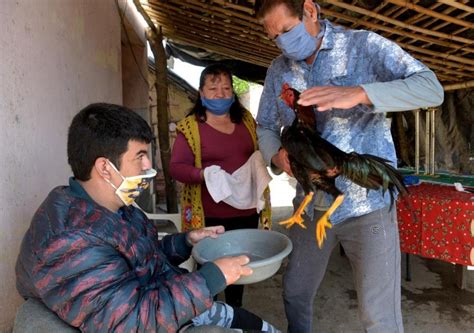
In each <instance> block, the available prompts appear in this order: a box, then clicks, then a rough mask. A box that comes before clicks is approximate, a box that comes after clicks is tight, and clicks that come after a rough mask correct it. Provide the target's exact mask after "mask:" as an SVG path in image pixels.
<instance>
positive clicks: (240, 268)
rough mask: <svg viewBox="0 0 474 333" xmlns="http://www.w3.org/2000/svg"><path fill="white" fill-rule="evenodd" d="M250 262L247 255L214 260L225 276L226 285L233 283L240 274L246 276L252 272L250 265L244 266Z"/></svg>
mask: <svg viewBox="0 0 474 333" xmlns="http://www.w3.org/2000/svg"><path fill="white" fill-rule="evenodd" d="M249 262H250V259H249V257H247V256H243V255H242V256H238V257H222V258H219V259H217V260H215V261H214V264H216V265H217V267H219V269H220V270H221V271H222V273H223V274H224V277H225V281H226V283H227V285H229V284H232V283H234V282H235V281H237V280H238V279H239V278H240V277H241V276H247V275H250V274H252V273H253V271H252V269H251V268H250V267H247V266H245V265H246V264H248V263H249Z"/></svg>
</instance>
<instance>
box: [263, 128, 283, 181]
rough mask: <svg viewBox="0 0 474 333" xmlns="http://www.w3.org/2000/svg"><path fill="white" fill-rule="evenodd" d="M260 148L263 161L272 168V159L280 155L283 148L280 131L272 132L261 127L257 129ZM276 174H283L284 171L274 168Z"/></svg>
mask: <svg viewBox="0 0 474 333" xmlns="http://www.w3.org/2000/svg"><path fill="white" fill-rule="evenodd" d="M257 136H258V146H259V149H260V152H261V153H262V156H263V159H264V160H265V162H266V163H267V165H268V166H272V157H273V156H274V155H275V154H277V153H278V150H279V149H280V147H281V140H280V133H279V131H275V130H271V129H268V128H264V127H261V126H258V127H257ZM272 171H273V172H274V173H277V174H278V173H281V171H282V170H279V169H275V168H274V166H272Z"/></svg>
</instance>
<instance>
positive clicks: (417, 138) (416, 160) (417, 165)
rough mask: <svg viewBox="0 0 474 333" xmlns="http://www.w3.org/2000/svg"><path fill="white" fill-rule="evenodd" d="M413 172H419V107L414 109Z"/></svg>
mask: <svg viewBox="0 0 474 333" xmlns="http://www.w3.org/2000/svg"><path fill="white" fill-rule="evenodd" d="M415 172H416V174H417V175H419V174H420V109H418V110H415Z"/></svg>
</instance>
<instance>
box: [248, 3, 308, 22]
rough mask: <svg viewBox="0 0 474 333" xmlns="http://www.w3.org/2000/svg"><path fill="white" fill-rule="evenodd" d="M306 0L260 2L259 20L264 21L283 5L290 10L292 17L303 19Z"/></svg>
mask: <svg viewBox="0 0 474 333" xmlns="http://www.w3.org/2000/svg"><path fill="white" fill-rule="evenodd" d="M304 1H305V0H262V1H260V4H259V7H258V12H257V18H258V19H263V18H264V17H265V15H267V14H268V13H269V12H270V11H271V10H272V9H274V8H275V7H277V6H279V5H281V4H283V5H285V6H286V8H288V10H289V12H290V14H291V15H293V16H295V17H298V18H299V19H300V20H301V19H302V18H303V5H304Z"/></svg>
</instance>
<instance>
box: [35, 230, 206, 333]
mask: <svg viewBox="0 0 474 333" xmlns="http://www.w3.org/2000/svg"><path fill="white" fill-rule="evenodd" d="M37 256H38V258H39V259H38V263H37V264H36V265H35V267H33V268H32V270H33V274H32V278H33V283H34V285H35V288H36V290H37V291H38V293H39V296H40V298H41V300H42V301H43V302H44V303H45V304H46V305H47V306H48V308H50V309H51V310H53V311H54V312H56V313H57V314H58V315H59V317H61V318H62V319H63V320H64V321H66V322H67V323H69V324H70V325H72V326H75V327H79V328H80V329H81V331H83V332H111V331H114V332H122V331H123V332H131V331H133V332H157V331H160V332H161V331H162V330H165V331H173V332H175V331H177V330H178V328H179V327H181V326H182V325H184V324H185V323H186V322H188V321H189V320H191V319H192V318H194V317H195V316H196V315H198V314H200V313H202V312H204V311H206V310H207V309H208V308H210V306H211V304H212V294H211V291H210V290H209V288H208V286H207V281H206V279H205V278H204V276H203V274H201V273H199V272H192V273H187V274H178V273H176V274H173V273H172V272H171V270H167V271H166V270H162V269H163V267H161V266H160V267H158V266H156V267H154V265H156V263H157V262H158V261H157V260H156V258H155V259H154V258H148V259H147V260H144V262H143V263H141V264H140V265H137V266H136V267H135V268H131V266H130V263H128V262H127V261H126V259H125V258H124V257H123V256H121V255H119V254H118V253H117V251H116V249H115V248H113V247H112V246H110V245H108V244H107V243H105V242H104V241H102V240H101V239H99V238H97V236H95V235H93V234H88V233H85V232H83V231H81V232H74V233H67V234H65V235H59V236H58V237H56V239H55V240H53V241H51V242H50V245H49V246H48V247H47V248H45V249H44V250H43V251H41V252H39V253H37ZM148 265H151V267H148Z"/></svg>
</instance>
